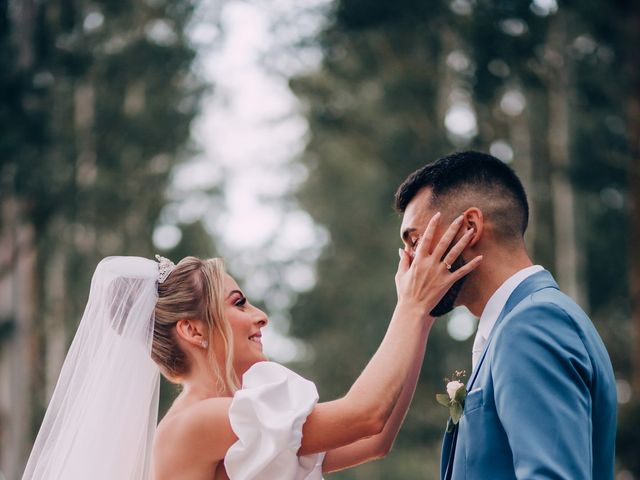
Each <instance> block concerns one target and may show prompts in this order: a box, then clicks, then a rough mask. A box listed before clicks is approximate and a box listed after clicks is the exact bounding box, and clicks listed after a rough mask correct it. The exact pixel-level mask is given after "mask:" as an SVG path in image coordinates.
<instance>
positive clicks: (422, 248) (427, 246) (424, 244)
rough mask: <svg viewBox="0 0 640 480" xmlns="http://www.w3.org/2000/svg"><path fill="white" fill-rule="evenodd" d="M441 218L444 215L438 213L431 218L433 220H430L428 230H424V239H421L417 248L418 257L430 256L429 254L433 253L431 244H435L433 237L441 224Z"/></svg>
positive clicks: (416, 254)
mask: <svg viewBox="0 0 640 480" xmlns="http://www.w3.org/2000/svg"><path fill="white" fill-rule="evenodd" d="M441 216H442V215H441V214H440V212H438V213H436V214H435V215H434V216H433V217H431V220H429V223H428V224H427V228H425V229H424V233H423V234H422V237H420V240H419V242H418V246H417V248H416V253H415V256H416V257H418V256H420V257H428V256H429V252H430V251H431V244H432V243H433V237H434V236H435V234H436V229H437V228H438V225H439V224H440V218H441Z"/></svg>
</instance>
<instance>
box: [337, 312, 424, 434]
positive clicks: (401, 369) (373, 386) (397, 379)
mask: <svg viewBox="0 0 640 480" xmlns="http://www.w3.org/2000/svg"><path fill="white" fill-rule="evenodd" d="M422 308H424V307H420V306H418V305H414V304H411V303H398V305H397V306H396V309H395V311H394V314H393V317H392V319H391V322H390V324H389V328H388V330H387V333H386V335H385V337H384V340H383V341H382V343H381V345H380V347H379V348H378V350H377V352H376V353H375V354H374V356H373V357H372V358H371V360H370V361H369V363H368V365H367V367H366V368H365V369H364V371H363V372H362V374H361V375H360V377H358V379H357V380H356V381H355V383H354V384H353V386H352V387H351V389H350V390H349V392H348V393H347V395H346V396H345V399H348V400H351V401H353V402H354V403H358V404H359V405H362V406H363V407H364V408H366V409H367V416H369V417H370V418H372V419H374V420H375V421H376V422H379V423H380V424H381V427H382V428H384V426H385V425H386V424H387V421H388V419H389V417H390V415H391V413H392V411H393V410H394V407H395V406H396V405H397V403H398V401H399V400H400V394H401V392H402V390H403V386H404V385H405V383H406V382H407V381H408V380H409V377H410V374H411V373H412V370H413V369H412V367H413V366H414V364H415V360H416V358H417V357H422V356H423V355H424V347H425V342H426V338H427V336H428V333H429V330H430V329H431V325H432V324H433V318H430V317H426V316H425V312H424V311H423V310H421V309H422ZM365 402H366V403H365Z"/></svg>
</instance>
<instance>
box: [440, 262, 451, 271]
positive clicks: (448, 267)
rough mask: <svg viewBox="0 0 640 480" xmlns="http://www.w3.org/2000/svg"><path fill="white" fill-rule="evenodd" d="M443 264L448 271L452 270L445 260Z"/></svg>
mask: <svg viewBox="0 0 640 480" xmlns="http://www.w3.org/2000/svg"><path fill="white" fill-rule="evenodd" d="M442 263H444V266H445V267H447V270H451V265H449V264H448V263H447V262H445V261H444V260H443V261H442Z"/></svg>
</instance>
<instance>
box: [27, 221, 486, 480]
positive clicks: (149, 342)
mask: <svg viewBox="0 0 640 480" xmlns="http://www.w3.org/2000/svg"><path fill="white" fill-rule="evenodd" d="M438 223H439V216H435V217H434V218H433V219H432V220H431V222H430V223H429V225H428V226H427V228H426V230H425V232H424V234H423V236H422V240H421V241H420V244H419V246H418V247H417V248H416V249H415V251H412V252H405V251H400V257H401V260H400V263H399V266H398V271H397V274H396V289H397V293H398V302H397V305H396V308H395V311H394V313H393V316H392V318H391V321H390V323H389V327H388V330H387V333H386V335H385V337H384V339H383V341H382V343H381V344H380V346H379V348H378V350H377V351H376V353H375V354H374V356H373V357H372V358H371V360H370V362H369V364H368V365H367V367H366V368H365V369H364V371H363V372H362V373H361V375H360V376H359V377H358V379H357V380H356V381H355V382H354V384H353V386H352V387H351V388H350V389H349V391H348V392H347V394H346V395H345V396H344V397H342V398H340V399H337V400H334V401H330V402H323V403H318V394H317V391H316V389H315V386H314V384H313V383H311V382H309V381H308V380H305V379H303V378H302V377H300V376H298V375H296V374H295V373H293V372H292V371H290V370H288V369H286V368H285V367H283V366H281V365H278V364H275V363H273V362H268V361H266V358H265V356H264V354H263V353H262V341H261V333H260V332H261V329H262V328H263V327H264V326H265V325H267V322H268V319H267V316H266V315H265V314H264V313H263V312H262V311H261V310H259V309H258V308H256V307H254V306H253V305H251V304H250V303H249V301H248V300H247V298H246V297H245V296H244V294H243V293H242V290H241V289H240V288H239V287H238V285H237V284H236V282H235V281H234V280H233V279H232V278H231V277H230V276H229V275H228V274H226V273H225V272H224V267H223V263H222V260H220V259H215V258H214V259H209V260H200V259H197V258H194V257H187V258H184V259H183V260H181V261H180V262H179V263H178V264H177V265H174V264H173V263H171V262H170V261H168V260H166V259H163V258H162V257H159V260H160V263H156V262H154V261H151V260H147V259H143V258H138V257H109V258H106V259H104V260H103V261H102V262H100V264H99V265H98V267H97V268H96V272H95V274H94V277H93V280H92V284H91V291H90V294H89V300H88V303H87V307H86V310H85V312H84V315H83V318H82V320H81V322H80V325H79V327H78V331H77V333H76V336H75V338H74V340H73V343H72V345H71V347H70V349H69V352H68V354H67V358H66V360H65V363H64V365H63V368H62V371H61V374H60V378H59V380H58V384H57V386H56V389H55V391H54V394H53V396H52V399H51V402H50V404H49V407H48V409H47V413H46V415H45V418H44V421H43V423H42V426H41V429H40V432H39V433H38V437H37V439H36V442H35V444H34V447H33V450H32V452H31V456H30V458H29V461H28V463H27V467H26V470H25V473H24V476H23V480H26V479H47V480H57V479H60V480H63V479H64V480H86V479H91V480H99V479H105V480H106V479H109V480H142V479H145V480H146V479H151V480H168V479H172V480H175V479H203V480H204V479H206V480H212V479H215V480H219V479H233V480H249V479H264V480H282V479H284V480H299V479H300V480H301V479H308V480H319V479H321V478H322V474H323V473H328V472H332V471H336V470H340V469H344V468H348V467H351V466H354V465H358V464H361V463H363V462H366V461H369V460H372V459H376V458H380V457H382V456H384V455H385V454H386V453H387V452H388V451H389V449H390V448H391V445H392V443H393V441H394V439H395V437H396V435H397V433H398V430H399V428H400V425H401V423H402V420H403V418H404V416H405V413H406V411H407V409H408V406H409V403H410V401H411V397H412V396H413V392H414V389H415V385H416V382H417V378H418V374H419V370H420V366H421V364H422V359H423V357H424V352H425V347H426V342H427V337H428V334H429V330H430V329H431V326H432V324H433V320H434V319H433V317H432V316H431V315H429V313H428V312H430V311H431V309H433V308H434V307H435V306H436V304H437V303H438V302H439V301H440V299H441V298H442V297H443V295H444V294H445V292H446V291H447V290H448V289H449V288H450V287H451V286H452V285H453V284H454V283H455V282H456V281H458V280H460V279H461V278H462V277H464V276H465V275H466V274H468V273H469V272H470V271H472V270H473V269H474V268H475V267H476V266H477V265H478V264H479V262H480V260H481V258H480V257H478V258H475V259H473V260H472V261H470V262H469V263H467V264H466V265H464V266H462V267H461V268H459V269H455V268H454V269H451V265H452V264H453V263H454V261H455V260H456V259H457V258H458V256H459V255H460V253H461V252H462V251H463V249H464V248H465V247H466V245H467V243H468V241H469V239H470V235H469V232H467V233H465V234H464V235H460V234H459V232H458V230H459V229H460V225H461V222H460V221H459V220H457V221H455V222H454V223H453V224H452V225H451V226H450V227H449V228H448V229H447V231H446V232H445V234H444V235H443V236H442V238H441V239H440V241H439V242H437V244H436V245H433V243H434V240H433V239H434V235H435V232H436V230H437V229H438V228H439V225H438ZM455 238H458V240H457V242H455V243H454V242H453V241H454V239H455ZM452 243H454V245H453V247H451V248H449V247H450V245H451V244H452ZM160 373H161V374H162V375H164V376H165V377H166V378H167V379H168V380H169V381H171V382H173V383H176V384H179V385H180V386H181V393H180V394H179V395H178V397H177V398H176V400H175V401H174V403H173V405H172V406H171V408H170V409H169V411H168V412H167V414H166V415H165V416H164V418H163V419H162V421H161V422H160V423H159V424H158V425H157V426H156V421H157V412H158V392H159V374H160Z"/></svg>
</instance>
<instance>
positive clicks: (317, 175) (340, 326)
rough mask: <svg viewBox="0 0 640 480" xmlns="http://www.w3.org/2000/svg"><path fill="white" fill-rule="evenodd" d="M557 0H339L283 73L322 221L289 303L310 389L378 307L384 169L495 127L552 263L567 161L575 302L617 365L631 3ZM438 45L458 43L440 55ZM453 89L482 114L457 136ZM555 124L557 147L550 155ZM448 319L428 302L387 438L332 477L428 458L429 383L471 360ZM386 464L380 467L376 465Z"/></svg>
mask: <svg viewBox="0 0 640 480" xmlns="http://www.w3.org/2000/svg"><path fill="white" fill-rule="evenodd" d="M558 3H559V8H558V10H557V11H555V12H554V11H549V12H543V11H540V8H538V10H537V11H536V8H534V6H533V3H532V2H516V1H510V0H505V1H500V2H488V1H478V2H466V1H464V0H459V1H456V2H445V1H436V2H419V1H411V0H403V1H400V2H393V3H381V2H376V1H374V0H359V1H356V2H354V1H342V0H337V1H336V2H335V4H334V8H333V14H332V16H331V18H330V21H329V23H328V25H327V26H326V28H325V30H324V32H323V33H322V35H321V36H320V37H319V38H318V39H317V41H318V44H319V45H320V47H321V48H322V50H323V52H324V54H325V57H324V61H323V63H322V65H321V67H320V68H319V69H318V70H317V71H315V72H311V73H308V74H306V75H304V76H301V77H298V78H294V79H293V80H292V81H291V86H292V89H293V90H294V92H295V93H296V94H297V95H298V97H299V98H300V99H301V101H302V102H303V103H304V105H305V107H306V115H307V119H308V122H309V125H310V134H309V141H308V145H307V148H306V151H305V152H304V154H303V156H302V159H301V160H302V162H304V164H305V165H306V166H307V167H308V169H309V172H310V175H309V179H308V181H307V182H306V184H305V185H304V186H303V188H302V190H301V192H300V194H299V198H300V201H301V202H302V204H303V205H304V206H305V208H307V210H308V211H309V212H310V213H311V214H312V215H313V217H314V219H315V220H316V221H317V222H319V223H321V224H323V225H324V226H326V227H327V229H328V231H329V233H330V236H331V243H330V245H329V247H328V248H327V249H326V250H325V252H324V255H323V257H322V258H321V260H320V262H319V264H318V284H317V286H316V288H315V289H314V290H313V291H312V292H310V293H308V294H306V295H303V296H302V297H301V299H300V300H299V302H298V303H297V305H296V306H295V309H294V312H293V318H294V323H293V325H292V333H294V334H295V335H296V336H299V337H302V338H304V339H305V340H307V341H308V342H309V343H310V344H311V345H312V346H313V348H314V350H315V353H316V359H315V362H314V364H313V365H312V366H307V367H306V368H307V369H308V374H309V375H310V376H311V377H312V378H314V379H315V380H316V381H317V383H318V386H319V391H320V393H321V395H322V396H323V398H324V399H332V398H335V397H337V396H340V395H343V394H344V393H345V392H346V390H347V389H348V387H349V386H350V384H351V382H353V380H354V379H355V378H356V377H357V375H358V374H359V373H360V371H361V370H362V368H363V367H364V365H365V363H366V361H367V359H368V358H369V357H370V355H371V354H372V353H373V352H374V350H375V348H376V346H377V345H378V343H379V342H380V340H381V338H382V335H383V332H384V330H385V328H386V324H387V321H388V319H389V317H390V315H391V312H392V309H393V305H394V302H395V292H394V287H393V274H394V271H395V267H396V262H397V253H396V251H397V247H398V246H399V244H400V241H399V238H398V228H399V223H400V222H399V219H398V218H397V216H396V215H394V213H393V211H392V209H391V205H392V200H393V193H394V191H395V189H396V187H397V186H398V185H399V183H400V182H401V181H402V180H403V179H404V178H405V177H406V176H407V175H408V174H409V173H410V172H412V171H413V170H415V169H416V168H418V167H420V166H422V165H424V164H426V163H428V162H430V161H433V160H435V159H436V158H438V157H440V156H442V155H443V154H446V153H448V152H449V151H451V150H455V149H459V148H461V147H462V146H464V147H472V148H477V149H481V150H485V151H486V150H489V146H490V145H491V144H492V143H493V142H495V141H497V140H501V141H506V142H507V143H509V144H510V145H511V147H512V148H513V151H514V160H513V166H514V168H515V169H516V171H518V172H520V173H521V174H522V175H523V176H524V178H525V182H526V183H527V188H528V191H529V195H530V201H531V204H532V207H533V215H534V216H533V218H532V229H533V230H535V231H536V235H535V238H534V239H533V240H532V241H531V245H530V248H531V253H532V256H533V258H534V259H535V260H537V261H538V262H539V263H542V264H544V265H545V266H547V268H549V269H550V270H552V271H556V264H557V262H558V261H559V260H562V259H563V258H562V256H563V255H565V252H559V251H557V250H556V247H557V246H556V243H555V236H556V233H557V232H556V227H557V225H558V222H560V223H562V222H563V221H564V219H557V218H556V219H555V220H554V217H557V216H558V212H556V211H555V208H556V205H555V204H554V201H553V195H552V193H553V190H554V188H557V187H556V185H555V184H554V183H553V182H552V177H553V176H555V177H554V178H557V177H558V175H561V176H562V175H567V176H568V178H569V179H570V181H571V184H572V186H573V191H574V195H575V217H576V244H575V245H567V248H570V249H573V248H577V249H579V254H578V257H579V259H580V262H581V263H580V273H578V277H579V280H580V281H582V282H584V283H583V286H584V288H585V298H584V300H585V303H584V306H585V308H586V309H587V310H588V311H590V312H591V313H592V317H593V319H594V322H595V323H596V326H597V327H598V329H599V330H600V332H601V334H602V336H603V338H604V339H605V342H606V343H607V345H608V348H609V351H610V353H611V357H612V360H613V363H614V368H615V370H616V372H617V374H618V375H620V376H621V377H622V378H630V375H631V357H630V353H631V352H630V350H631V348H630V338H631V334H630V332H631V329H630V327H631V325H630V322H629V293H628V291H629V290H628V289H629V285H628V277H629V272H628V262H629V258H628V254H627V249H626V246H627V238H628V230H629V228H628V222H629V218H628V214H627V212H626V210H625V201H626V198H627V188H628V186H627V183H626V182H627V176H628V169H629V165H630V157H629V143H628V142H629V138H628V132H627V128H628V127H627V120H626V112H625V109H626V106H627V99H628V98H629V96H630V95H631V92H630V90H629V89H628V88H630V86H629V85H628V82H627V78H628V77H625V72H629V71H630V70H629V68H630V65H631V64H632V62H633V61H635V60H632V59H633V56H632V55H630V54H629V48H628V45H629V44H633V42H632V41H630V37H629V35H630V34H631V32H632V28H631V25H630V24H627V23H626V21H627V18H628V16H629V14H630V12H631V10H632V8H634V7H633V5H632V2H609V3H607V2H602V1H595V0H594V1H591V2H558ZM456 12H457V13H456ZM465 12H467V13H470V14H467V13H465ZM619 26H620V27H624V28H618V27H619ZM452 53H456V54H458V58H459V54H460V53H461V54H463V55H464V58H466V59H467V60H468V61H467V62H466V63H465V64H462V65H461V66H456V67H455V68H454V67H451V66H450V65H448V63H449V60H450V59H451V57H450V54H452ZM455 89H457V90H458V92H463V93H464V94H466V95H467V96H468V101H469V102H470V103H471V105H472V106H473V108H474V110H475V113H476V116H477V120H478V134H477V135H476V136H475V138H473V139H472V140H471V141H470V143H467V144H466V145H463V143H461V142H460V141H459V140H457V139H455V138H453V137H452V136H451V135H449V134H448V132H447V131H446V129H445V127H444V118H445V113H446V109H447V106H448V105H449V104H450V101H451V98H450V94H451V93H452V91H453V90H455ZM509 90H516V91H519V92H521V93H522V95H523V97H524V99H525V100H526V107H525V110H524V112H523V113H522V114H520V115H515V116H514V115H509V114H507V113H505V111H504V109H503V108H502V106H501V100H502V98H503V95H504V94H505V92H507V91H509ZM558 92H560V93H558ZM458 95H459V93H458ZM554 95H555V96H554ZM558 95H560V97H559V98H561V99H564V100H566V102H567V104H566V105H567V112H568V120H567V122H568V123H567V124H566V129H567V132H568V137H567V139H566V140H563V139H562V138H561V137H558V132H557V131H556V130H555V128H556V125H557V122H556V123H554V121H556V120H557V118H556V117H555V115H556V113H557V107H559V105H558V104H557V102H556V100H555V99H556V98H558ZM559 138H560V140H558V139H559ZM558 141H560V147H561V148H562V149H564V150H563V151H566V152H568V162H567V163H566V164H563V165H560V164H558V163H557V158H558V154H557V147H558ZM554 149H555V150H554ZM554 162H555V163H554ZM558 264H559V263H558ZM556 273H558V272H557V271H556ZM445 324H446V319H441V320H439V321H438V323H437V324H436V326H435V328H434V331H433V332H432V334H431V337H430V340H429V345H428V349H427V357H426V360H425V366H424V370H423V372H422V377H421V380H420V383H419V385H418V390H417V393H416V399H415V401H414V404H413V407H412V410H411V411H410V412H409V415H408V418H407V421H406V422H405V425H404V426H403V430H402V431H401V433H400V436H399V438H398V441H397V447H396V449H394V451H393V452H392V453H391V454H390V455H389V457H388V458H387V459H385V460H383V461H382V462H378V463H376V464H375V466H372V467H368V466H363V467H359V468H358V469H354V470H350V471H345V472H341V473H340V474H336V475H335V477H336V478H341V479H356V478H396V479H400V478H407V479H410V478H416V479H417V478H429V475H436V474H435V473H434V472H437V469H436V467H435V466H434V465H437V456H438V451H439V444H440V441H441V438H442V432H443V430H444V425H445V421H446V412H445V411H444V410H443V409H440V408H437V406H435V402H434V401H433V398H434V396H435V394H436V389H437V388H438V387H439V386H440V385H441V379H442V378H443V377H444V376H446V374H447V372H451V371H453V370H459V369H461V368H464V367H465V366H468V365H469V361H470V358H469V357H470V351H471V348H470V343H469V341H466V342H455V341H453V340H451V339H450V338H448V335H447V333H446V331H445ZM469 370H470V369H469ZM627 435H628V437H625V439H626V440H625V441H626V442H628V443H629V444H637V441H638V440H637V433H636V434H635V437H634V433H633V432H630V431H628V432H627ZM620 459H621V468H627V469H632V471H633V472H634V474H640V472H639V471H637V470H636V469H635V467H634V466H633V464H632V463H631V462H630V461H629V460H627V457H623V456H621V457H620ZM383 470H384V471H385V472H387V473H386V476H385V475H383V476H382V477H381V476H380V475H381V474H380V473H374V472H381V471H383Z"/></svg>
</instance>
